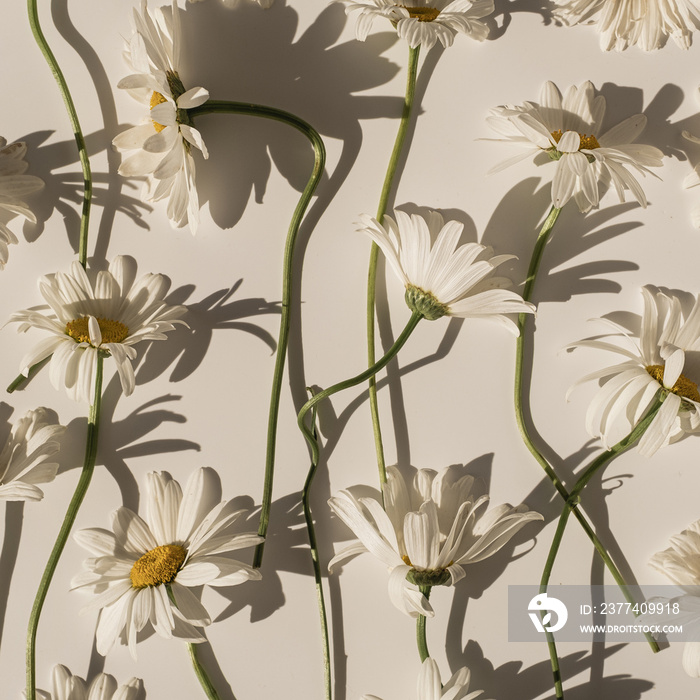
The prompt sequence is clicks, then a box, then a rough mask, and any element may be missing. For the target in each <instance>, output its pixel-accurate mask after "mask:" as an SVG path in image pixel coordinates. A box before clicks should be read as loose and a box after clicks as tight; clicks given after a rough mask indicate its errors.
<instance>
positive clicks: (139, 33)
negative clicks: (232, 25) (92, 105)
mask: <svg viewBox="0 0 700 700" xmlns="http://www.w3.org/2000/svg"><path fill="white" fill-rule="evenodd" d="M133 24H134V33H133V36H132V37H131V39H130V41H129V42H128V45H127V49H126V52H125V58H126V61H127V63H128V64H129V67H130V68H131V70H132V71H133V73H132V74H131V75H129V76H127V77H126V78H123V79H122V80H120V81H119V84H118V85H117V87H119V88H122V89H124V90H127V91H128V93H129V94H130V95H131V96H132V97H133V98H134V99H136V100H138V101H139V102H141V103H142V104H143V105H145V106H146V107H147V108H148V117H147V119H146V120H145V122H144V123H143V124H140V125H138V126H135V127H133V128H131V129H128V130H127V131H124V132H122V133H121V134H119V135H118V136H117V137H116V138H115V139H114V140H113V141H112V143H113V145H114V147H115V148H116V149H117V150H119V151H123V152H124V153H126V155H125V157H124V160H123V161H122V164H121V166H120V168H119V172H120V174H122V175H124V176H125V177H144V176H145V177H146V178H147V181H146V187H145V189H144V192H143V196H144V199H145V200H147V201H160V200H162V199H166V198H167V200H168V206H167V213H168V218H169V219H170V222H171V224H172V225H173V226H184V225H185V224H189V226H190V230H191V231H192V233H196V231H197V225H198V223H199V199H198V197H197V187H196V184H195V162H194V158H193V157H192V149H193V148H196V149H199V150H200V151H201V152H202V155H203V156H204V158H207V157H208V155H209V154H208V152H207V148H206V146H205V145H204V141H203V140H202V136H201V134H200V133H199V131H197V129H195V128H194V124H193V123H192V120H191V119H190V117H189V114H188V111H187V110H188V109H192V108H193V107H198V106H199V105H201V104H203V103H204V102H206V101H207V99H209V93H208V92H207V91H206V90H205V89H204V88H202V87H195V88H191V89H189V90H186V89H185V86H184V85H183V83H182V80H181V79H180V75H179V73H178V66H179V62H180V15H179V10H178V7H177V3H176V2H175V0H173V4H172V11H171V12H170V13H166V12H164V11H163V9H161V8H159V9H156V10H149V8H148V6H147V3H146V0H143V3H142V5H141V11H140V12H139V11H138V10H136V9H134V13H133Z"/></svg>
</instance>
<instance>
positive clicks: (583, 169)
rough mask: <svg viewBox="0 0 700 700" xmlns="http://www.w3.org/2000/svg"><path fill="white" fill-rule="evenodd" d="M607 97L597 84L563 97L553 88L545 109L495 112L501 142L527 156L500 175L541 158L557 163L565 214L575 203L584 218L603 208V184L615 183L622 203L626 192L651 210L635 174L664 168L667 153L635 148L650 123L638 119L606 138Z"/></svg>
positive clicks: (530, 105)
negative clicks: (527, 160)
mask: <svg viewBox="0 0 700 700" xmlns="http://www.w3.org/2000/svg"><path fill="white" fill-rule="evenodd" d="M605 107H606V104H605V97H603V96H602V95H597V96H596V94H595V88H594V87H593V83H591V82H590V81H587V82H585V83H583V84H582V85H580V86H579V87H576V86H575V85H572V86H571V87H569V88H568V89H567V90H566V92H565V93H564V95H563V96H562V94H561V92H560V91H559V88H558V87H557V86H556V85H555V84H554V83H552V82H547V83H545V84H544V86H543V87H542V92H541V94H540V103H539V104H538V103H535V102H525V103H524V104H523V105H522V106H514V105H505V106H501V107H496V108H495V109H492V110H491V114H490V116H489V117H488V118H487V121H488V123H489V125H490V126H491V127H492V128H493V129H494V130H495V131H497V132H498V133H499V134H500V135H501V137H502V138H499V139H495V140H497V141H509V142H513V143H516V144H518V145H520V146H522V147H523V148H524V149H525V150H524V152H523V153H522V154H520V155H518V156H516V157H514V158H511V159H509V160H507V161H505V162H504V163H501V164H500V165H497V166H496V167H495V168H493V169H492V170H491V171H490V172H497V171H499V170H501V169H503V168H505V167H507V166H509V165H512V164H513V163H516V162H518V161H520V160H524V159H525V158H528V157H530V156H531V155H533V154H534V155H535V156H536V157H537V156H540V157H541V158H539V159H537V158H536V160H541V161H542V162H547V161H548V160H549V159H551V160H552V161H555V162H556V166H555V170H554V178H553V181H552V205H553V206H555V207H557V208H559V209H561V207H563V206H564V205H565V204H566V203H567V202H568V201H569V200H570V199H571V198H572V197H573V198H574V200H575V202H576V204H577V205H578V208H579V210H580V211H582V212H586V211H588V210H589V209H590V208H591V207H595V206H597V205H598V202H599V200H600V194H599V184H602V185H603V186H604V187H606V186H608V185H609V184H610V183H612V186H613V187H614V188H615V192H616V193H617V196H618V197H619V199H620V201H621V202H623V201H624V199H625V191H626V190H629V191H630V192H631V193H632V196H633V197H634V198H635V199H636V200H637V202H639V204H641V206H643V207H646V205H647V199H646V196H645V194H644V190H643V189H642V187H641V185H640V184H639V182H638V181H637V179H636V178H635V176H634V174H633V173H632V172H630V170H633V171H636V172H637V173H639V174H641V175H645V174H647V173H651V171H650V170H649V168H650V167H660V166H661V165H662V157H663V153H662V152H661V151H660V150H659V149H658V148H655V147H654V146H646V145H643V144H636V143H634V141H635V140H636V139H637V137H638V136H639V135H640V134H641V133H642V131H643V130H644V127H645V126H646V123H647V118H646V117H645V116H644V115H643V114H635V115H634V116H632V117H628V118H627V119H625V120H624V121H622V122H620V123H619V124H618V125H617V126H614V127H612V128H611V129H608V130H607V131H605V132H602V124H603V118H604V116H605Z"/></svg>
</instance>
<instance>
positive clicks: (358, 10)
mask: <svg viewBox="0 0 700 700" xmlns="http://www.w3.org/2000/svg"><path fill="white" fill-rule="evenodd" d="M335 1H336V2H342V3H343V4H344V5H345V12H346V13H347V14H348V15H349V14H352V13H355V14H356V15H357V25H356V28H355V29H356V34H357V38H358V39H359V40H360V41H364V40H365V39H366V38H367V36H368V34H369V32H370V29H371V28H372V24H373V23H374V19H375V17H384V18H386V19H388V20H389V21H390V22H391V23H392V24H393V25H394V26H395V27H396V32H397V34H398V35H399V37H400V38H401V39H405V40H406V41H407V42H408V45H409V46H410V47H411V48H412V49H415V48H416V47H417V46H421V47H422V48H423V49H424V50H426V51H427V50H428V49H431V48H432V47H433V46H434V45H435V44H436V42H438V41H439V42H440V43H441V44H442V45H443V46H444V47H448V46H452V42H453V41H454V38H455V36H456V35H457V34H458V33H461V34H466V35H467V36H470V37H471V38H472V39H476V40H477V41H483V40H484V39H485V38H486V37H487V36H488V33H489V28H488V27H487V26H486V24H485V23H484V22H482V21H481V20H482V19H483V18H484V17H488V15H490V14H492V13H493V11H494V3H493V0H473V1H472V0H403V2H394V0H335Z"/></svg>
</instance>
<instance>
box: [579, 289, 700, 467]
mask: <svg viewBox="0 0 700 700" xmlns="http://www.w3.org/2000/svg"><path fill="white" fill-rule="evenodd" d="M642 294H643V296H644V313H643V315H642V320H641V328H640V332H639V337H638V338H634V337H632V336H631V335H630V333H629V331H628V330H627V329H625V328H624V327H622V326H621V325H619V324H617V323H613V322H612V321H610V320H609V319H601V320H603V321H605V322H606V323H607V324H608V325H611V326H612V327H613V328H614V330H615V332H614V333H613V334H610V336H609V337H611V338H617V339H619V340H620V341H621V344H619V345H618V344H616V343H612V342H609V340H602V339H599V338H598V337H596V338H594V339H591V340H581V341H579V342H577V343H575V344H574V345H573V346H572V347H588V348H596V349H600V350H609V351H611V352H614V353H616V354H618V355H621V356H622V357H623V358H625V359H624V361H623V362H621V363H618V364H615V365H613V366H611V367H606V368H604V369H601V370H598V371H596V372H593V373H592V374H589V375H587V376H585V377H583V378H582V379H581V380H579V382H577V383H576V384H575V385H574V387H576V386H578V385H579V384H581V383H582V382H586V381H589V380H599V379H602V380H604V383H603V386H602V387H601V388H600V389H599V391H598V393H597V394H596V396H595V397H594V399H593V401H592V402H591V404H590V406H589V408H588V411H587V414H586V428H587V430H588V432H589V433H590V434H591V435H593V436H594V437H600V438H601V439H602V441H603V445H604V446H605V447H606V449H607V448H608V447H609V446H610V445H613V444H615V443H616V442H618V441H619V440H621V439H622V438H623V437H625V435H627V434H628V433H629V432H630V431H631V430H632V428H633V427H634V426H635V425H636V424H637V423H638V422H639V420H640V419H641V418H642V417H643V416H644V414H645V413H646V411H647V410H648V408H649V406H650V404H651V403H652V402H653V400H654V398H655V397H656V396H657V395H658V394H659V392H661V393H662V395H663V396H664V397H665V398H664V401H663V404H662V405H661V408H660V409H659V411H658V413H657V414H656V416H655V417H654V419H653V421H652V422H651V424H650V425H649V427H648V428H647V430H646V432H645V433H644V435H643V436H642V438H641V439H640V441H639V452H640V453H641V454H644V455H647V456H649V455H652V454H654V452H656V451H657V450H658V449H659V448H660V447H662V446H664V445H667V444H668V443H669V442H674V441H676V440H679V439H680V438H681V437H683V436H684V435H685V434H686V433H695V432H698V431H700V395H699V394H698V386H697V382H695V381H694V380H693V379H692V377H688V376H686V374H685V373H689V374H692V373H693V372H697V370H698V366H697V363H696V362H695V359H694V357H696V356H697V352H698V351H699V350H700V296H698V297H696V298H695V302H694V304H693V305H692V308H690V309H685V310H684V308H683V305H682V304H681V300H680V298H679V297H677V296H675V295H672V294H665V293H663V292H661V291H658V290H655V289H654V288H653V287H643V288H642ZM695 376H697V375H695ZM574 387H572V389H573V388H574Z"/></svg>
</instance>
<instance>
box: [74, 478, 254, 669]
mask: <svg viewBox="0 0 700 700" xmlns="http://www.w3.org/2000/svg"><path fill="white" fill-rule="evenodd" d="M147 479H148V481H147V485H148V489H147V493H146V507H147V515H146V520H143V519H142V518H141V517H139V516H138V515H137V514H136V513H134V512H133V511H131V510H129V509H128V508H119V509H118V510H117V511H115V512H114V514H113V516H112V528H113V530H114V532H113V533H112V532H110V531H108V530H103V529H101V528H95V529H90V530H81V531H80V532H77V533H76V534H75V539H76V540H77V541H78V543H79V544H80V545H81V546H83V547H85V549H87V550H89V551H90V552H91V553H92V554H94V555H96V556H95V558H92V559H88V560H87V561H86V562H85V568H86V569H87V571H84V572H83V573H81V574H79V575H78V576H77V577H76V578H75V579H73V588H92V589H93V590H94V592H95V593H97V596H96V597H95V598H94V599H93V600H92V602H91V603H90V604H88V605H87V606H86V607H85V608H84V609H83V612H90V611H93V610H101V611H102V613H101V615H100V621H99V624H98V626H97V650H98V651H99V652H100V654H103V655H105V654H107V652H108V651H109V650H110V649H111V648H112V646H113V645H114V642H115V641H116V640H117V638H119V637H122V638H125V639H126V642H127V643H128V645H129V650H130V651H131V654H132V656H133V657H134V658H136V642H137V635H138V633H139V632H140V631H141V630H142V629H143V628H144V627H145V626H146V625H147V624H148V622H149V621H150V623H151V624H152V625H153V629H154V630H155V631H156V632H157V633H158V634H159V635H160V636H161V637H166V638H171V637H177V638H178V639H182V640H185V641H188V642H202V641H205V638H204V637H203V636H202V634H201V629H200V628H201V627H204V626H206V625H209V624H210V623H211V618H210V617H209V614H208V613H207V611H206V609H205V608H204V606H203V605H202V604H201V603H200V602H199V600H198V599H197V597H196V596H195V595H194V593H192V591H191V590H190V588H196V587H198V586H202V585H204V584H207V585H209V586H214V587H223V586H234V585H236V584H239V583H243V582H244V581H248V580H257V579H260V572H259V571H258V570H257V569H253V568H252V567H251V566H248V565H247V564H244V563H242V562H240V561H237V560H235V559H233V558H232V557H231V552H232V551H234V550H237V549H242V548H245V547H252V546H254V545H257V544H259V543H260V542H262V539H263V538H262V537H259V536H258V535H257V534H256V533H253V532H245V533H236V532H234V528H235V526H236V525H237V520H239V519H240V518H241V517H242V516H244V515H245V513H246V511H243V510H233V508H232V507H231V503H227V502H226V501H223V502H221V503H217V502H216V500H215V493H216V488H215V481H216V476H215V472H214V471H213V470H212V469H208V468H207V469H198V470H197V471H196V472H194V473H193V474H192V476H190V478H189V479H188V480H187V484H186V485H185V490H184V495H183V492H182V489H181V488H180V484H179V483H178V482H177V481H175V480H173V479H172V477H171V476H170V475H169V474H167V473H166V472H162V473H157V472H151V473H150V474H148V475H147ZM171 595H172V599H171V597H170V596H171Z"/></svg>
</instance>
